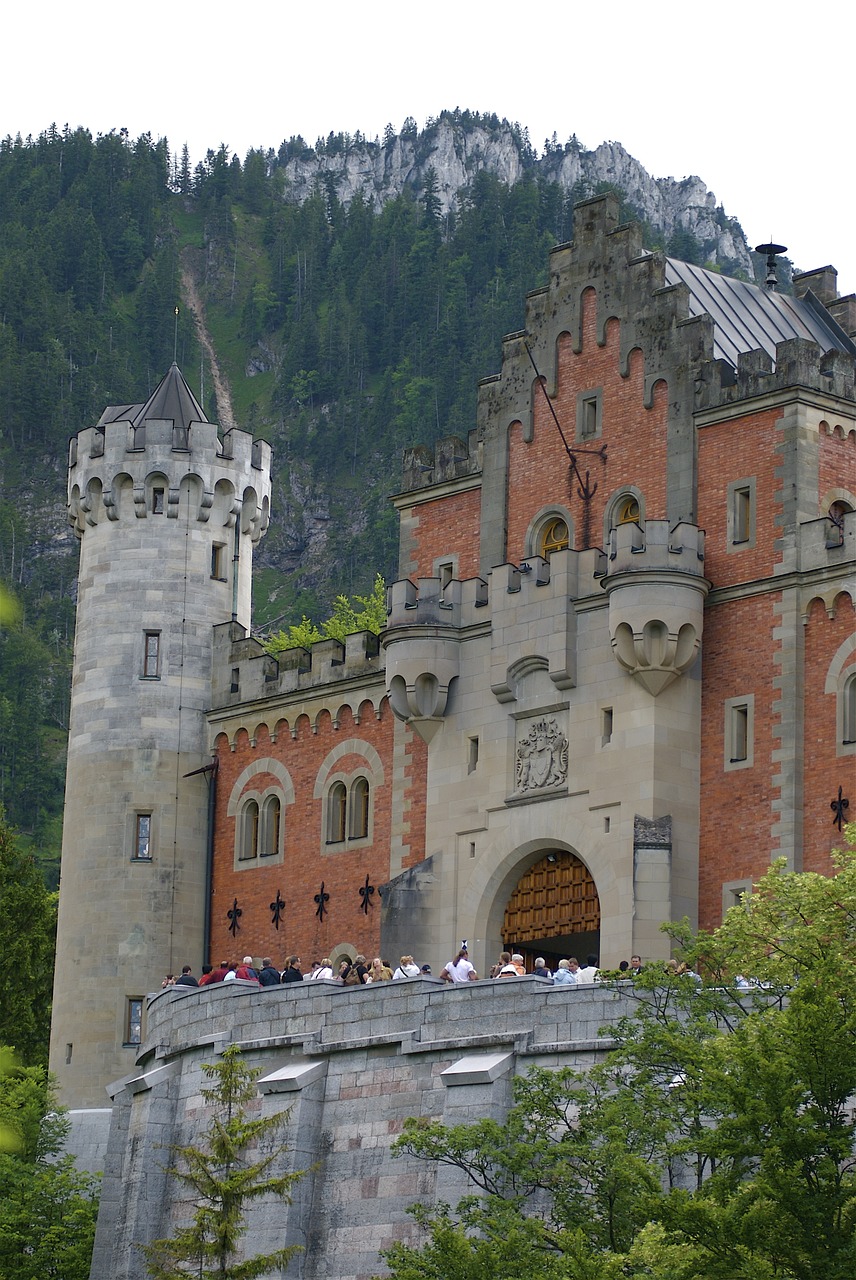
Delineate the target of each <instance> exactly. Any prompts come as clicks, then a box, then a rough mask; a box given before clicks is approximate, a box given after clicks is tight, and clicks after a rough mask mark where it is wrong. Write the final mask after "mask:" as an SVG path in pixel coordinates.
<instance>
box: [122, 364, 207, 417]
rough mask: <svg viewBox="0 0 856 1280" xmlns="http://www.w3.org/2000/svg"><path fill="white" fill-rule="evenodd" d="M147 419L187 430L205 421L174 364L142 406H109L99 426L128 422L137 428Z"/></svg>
mask: <svg viewBox="0 0 856 1280" xmlns="http://www.w3.org/2000/svg"><path fill="white" fill-rule="evenodd" d="M149 418H165V419H167V421H169V420H172V422H173V423H174V424H175V426H177V427H189V426H190V424H191V422H207V421H208V419H207V418H206V417H205V412H204V410H203V408H202V406H201V405H200V403H199V401H198V400H197V399H196V396H195V395H194V394H193V392H192V391H191V390H190V387H189V386H188V385H187V383H186V382H185V381H184V377H183V376H182V373H181V370H180V369H179V367H178V365H177V364H173V365H172V366H171V368H170V370H169V372H168V373H167V374H166V375H165V376H164V377H163V378H161V380H160V382H159V383H158V385H157V386H156V387H155V389H154V391H153V392H152V394H151V395H150V396H149V398H148V400H147V401H146V402H145V404H118V405H110V406H109V408H107V409H105V410H104V412H103V413H102V415H101V418H100V420H99V423H98V425H99V426H100V427H103V426H105V425H106V424H107V423H108V422H131V423H133V425H134V426H135V427H138V426H141V425H142V423H144V422H146V421H148V419H149Z"/></svg>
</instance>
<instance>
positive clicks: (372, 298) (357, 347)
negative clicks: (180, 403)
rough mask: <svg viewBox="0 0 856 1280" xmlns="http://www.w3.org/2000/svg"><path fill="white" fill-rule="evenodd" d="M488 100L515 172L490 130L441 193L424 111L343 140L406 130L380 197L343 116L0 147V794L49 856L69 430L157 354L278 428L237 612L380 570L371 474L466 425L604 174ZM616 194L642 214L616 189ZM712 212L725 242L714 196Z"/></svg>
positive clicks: (383, 540) (55, 810)
mask: <svg viewBox="0 0 856 1280" xmlns="http://www.w3.org/2000/svg"><path fill="white" fill-rule="evenodd" d="M465 114H466V115H467V119H466V120H463V121H462V119H461V116H460V113H456V118H455V116H454V115H453V116H451V117H449V119H447V120H446V124H447V125H448V126H449V129H450V130H452V133H451V134H450V136H452V137H453V139H454V138H462V139H464V141H466V138H467V137H468V130H472V129H477V128H481V129H482V133H484V131H485V127H486V126H485V125H484V120H483V119H482V118H480V117H478V116H475V117H473V116H470V115H469V113H465ZM444 118H445V117H441V118H440V122H441V123H442V122H443V120H444ZM450 120H451V121H452V123H451V124H450V123H449V121H450ZM494 122H495V124H496V129H497V130H498V137H499V140H498V142H497V146H498V147H501V146H506V147H507V145H508V137H509V136H510V137H511V138H512V141H513V142H514V145H515V146H516V147H517V148H518V152H519V155H520V157H522V159H521V162H520V164H519V166H518V170H516V171H515V173H516V176H515V180H514V181H513V182H511V183H509V182H505V181H503V180H502V178H501V177H500V176H498V173H497V172H496V171H495V170H496V168H497V165H493V166H492V165H491V162H490V156H489V155H487V154H486V149H487V150H488V151H489V146H488V143H489V141H490V138H489V137H488V143H484V144H482V143H481V142H480V143H479V147H480V148H481V149H480V150H479V151H478V155H479V156H480V160H479V162H478V163H475V162H473V163H470V164H469V168H468V169H466V166H465V169H462V170H461V175H462V176H461V175H459V180H460V181H461V182H464V180H465V179H466V181H465V185H461V186H458V187H456V188H455V189H454V200H452V198H451V196H450V182H449V177H448V174H447V173H446V172H445V171H439V172H438V169H437V168H435V167H434V166H433V165H431V164H430V163H428V161H429V160H430V158H431V155H432V152H431V150H430V146H428V142H430V141H431V138H434V139H435V141H436V136H437V126H438V122H436V121H435V122H432V123H431V125H430V128H429V129H426V131H425V136H426V137H428V135H429V134H430V137H428V142H424V140H423V138H422V135H419V134H418V133H417V134H416V135H413V134H412V131H411V132H410V133H408V134H407V135H406V136H405V131H402V134H401V136H400V137H399V136H397V135H395V134H394V133H391V132H390V135H389V136H388V137H386V138H385V139H384V142H383V143H382V144H381V143H375V144H365V140H358V141H360V142H361V144H362V145H363V146H364V148H365V147H366V146H368V147H369V150H370V149H371V146H374V148H375V149H376V151H377V156H375V159H376V160H377V159H378V157H380V159H381V160H382V159H383V155H382V153H383V148H384V147H385V148H387V149H388V150H389V153H390V157H391V156H392V153H393V151H394V150H395V149H396V148H398V154H399V158H400V155H401V154H403V152H402V147H403V143H404V142H408V141H409V142H412V143H413V148H412V150H413V153H414V155H415V154H416V152H417V151H418V152H419V156H420V167H419V168H418V170H417V169H415V168H413V167H411V169H410V170H409V171H408V174H409V176H408V180H407V182H404V183H399V185H398V187H397V188H396V193H395V194H391V195H390V196H389V198H387V199H386V200H385V202H383V201H379V199H378V197H377V191H376V189H374V188H373V189H372V190H368V189H367V190H366V192H365V193H363V192H362V191H360V190H357V191H356V192H355V191H353V190H351V189H350V188H348V189H347V192H345V176H347V173H348V172H350V171H349V170H347V166H345V167H344V168H343V167H342V164H340V163H339V161H340V159H341V157H342V155H343V154H344V155H345V156H346V157H347V154H348V149H349V147H350V148H351V149H352V148H353V146H354V140H353V139H348V137H347V135H337V136H336V137H333V136H331V138H329V139H327V140H325V142H323V143H319V144H317V145H316V147H315V148H310V147H307V145H306V144H305V143H304V142H303V140H302V139H300V138H292V139H291V140H290V141H289V142H288V143H283V145H282V147H280V149H279V151H278V152H274V151H272V150H271V151H251V152H250V153H249V154H248V155H247V156H246V158H245V159H244V161H243V162H242V161H241V160H240V159H239V158H238V157H237V156H231V155H230V154H229V152H228V151H227V149H226V148H225V147H221V148H220V149H219V150H218V151H209V152H208V154H207V156H206V158H205V160H204V161H203V162H202V163H200V164H198V165H196V166H195V167H192V165H191V160H190V157H189V156H188V154H187V151H186V149H185V150H184V151H183V152H179V153H178V154H175V153H173V152H172V151H171V150H170V148H169V146H168V144H167V142H166V141H165V140H159V141H157V142H155V141H153V140H152V138H151V137H150V136H148V135H144V136H142V137H140V138H138V139H131V138H130V137H128V136H127V135H126V134H125V133H124V132H120V133H111V134H109V135H107V136H99V137H97V138H93V137H92V136H91V135H90V134H89V133H88V132H87V131H86V130H83V129H78V130H75V131H70V130H68V129H66V130H64V131H62V132H60V131H58V130H57V129H55V128H51V129H49V130H48V131H47V132H46V133H44V134H43V135H41V136H40V137H39V138H37V139H32V138H28V139H26V140H22V139H21V138H15V139H12V138H7V139H6V140H5V141H3V142H2V143H0V464H2V480H0V579H2V580H3V581H4V582H6V583H7V584H9V586H10V587H11V589H12V590H13V592H14V593H15V594H16V596H17V597H18V600H19V601H20V604H21V608H22V615H21V618H20V621H19V622H18V623H16V624H15V625H13V626H11V627H7V628H6V629H5V630H4V631H2V633H0V802H2V804H3V805H4V806H5V808H6V812H7V815H8V817H9V819H10V820H11V822H12V823H13V824H14V825H15V826H17V827H18V828H19V829H20V830H21V831H22V832H23V833H24V835H25V836H26V837H28V838H29V839H31V840H32V842H33V843H34V845H35V846H36V847H37V848H38V849H39V850H41V851H42V857H43V860H45V861H46V862H47V863H51V862H52V861H54V862H55V857H56V854H57V853H58V848H59V815H60V812H61V802H62V785H63V773H64V759H63V742H64V731H65V729H66V727H67V714H68V687H69V677H70V662H71V647H72V638H73V636H72V632H73V618H74V595H75V572H76V560H77V556H76V548H75V546H74V542H73V539H72V538H71V536H70V534H69V532H68V530H67V525H66V521H65V512H64V501H65V465H66V456H67V441H68V437H69V436H70V435H72V434H74V433H75V432H77V431H78V430H80V429H81V428H82V427H84V426H89V425H92V424H93V423H94V422H95V421H96V420H97V418H98V417H99V416H100V414H101V412H102V410H103V408H104V406H105V405H107V404H116V403H128V402H135V401H140V400H142V399H144V398H145V397H146V396H147V395H148V393H149V392H150V391H151V390H152V389H153V387H154V386H155V385H156V383H157V382H158V380H159V379H160V377H161V376H162V375H163V374H164V373H165V372H166V370H167V368H168V367H169V364H170V362H171V360H172V358H173V351H174V350H175V351H176V355H177V359H178V363H179V365H180V366H181V368H182V370H183V372H184V374H185V376H186V377H187V379H188V381H189V382H190V384H191V386H192V387H193V388H194V390H195V391H196V393H197V395H198V396H199V397H200V399H201V400H202V402H203V403H204V405H205V408H206V412H207V414H208V416H209V418H210V419H211V420H213V421H220V422H221V423H224V424H227V425H228V424H229V423H230V422H231V420H232V415H234V420H235V421H236V422H237V424H238V425H239V426H241V427H244V428H246V429H248V430H252V431H253V432H254V433H256V434H257V435H260V436H263V437H264V438H265V439H267V440H269V441H270V442H271V443H272V444H273V447H274V459H275V462H274V466H275V480H274V507H273V522H272V526H271V530H270V532H269V534H268V536H267V538H266V539H265V540H264V542H263V543H262V546H261V552H260V556H259V560H258V562H257V563H258V573H257V582H256V593H255V612H256V621H257V622H258V623H259V624H261V625H273V624H276V626H278V627H279V626H284V625H287V624H288V623H290V622H295V621H298V620H299V618H300V617H301V615H302V614H303V613H307V614H310V615H312V616H314V617H315V618H316V619H317V618H320V617H323V616H326V614H327V613H328V612H329V607H330V604H331V602H332V599H333V597H334V596H335V594H336V593H337V592H340V591H342V592H345V593H348V594H352V593H356V592H361V593H368V592H369V591H370V590H371V587H372V584H373V581H374V578H375V574H376V573H377V572H381V573H383V574H384V575H386V576H393V574H394V566H395V522H394V518H393V512H392V510H391V508H390V506H389V503H388V501H387V495H388V494H389V493H390V492H393V491H394V490H395V489H396V487H397V483H398V467H399V460H400V455H401V451H402V449H403V448H404V446H405V445H407V444H411V443H416V442H431V441H432V440H434V439H436V438H437V437H438V436H441V435H445V434H448V433H450V432H460V433H462V434H465V433H466V432H467V430H469V428H470V427H471V426H472V425H473V414H474V407H475V398H476V382H477V380H478V379H479V378H481V377H483V376H485V375H486V374H489V373H492V372H494V371H495V370H496V368H497V365H498V358H499V343H500V338H501V337H502V335H503V334H504V333H505V332H508V331H510V330H513V329H516V328H519V327H520V324H521V323H522V319H523V301H524V296H525V293H526V292H527V291H528V290H530V289H532V288H535V287H537V286H538V285H540V284H541V283H543V280H544V273H545V270H546V263H547V253H548V250H549V248H550V247H551V245H553V244H555V243H557V242H560V241H563V240H566V239H569V238H571V236H572V234H573V212H572V211H573V203H574V200H575V199H579V198H582V197H584V196H586V195H590V194H593V193H594V192H595V191H596V190H597V189H598V188H599V187H602V186H603V185H604V183H603V182H593V181H591V180H589V179H586V180H583V179H582V178H580V177H577V178H576V180H575V182H574V185H573V186H572V187H570V188H569V187H568V186H567V184H566V183H565V182H563V180H562V173H563V172H564V170H563V169H562V164H561V160H562V156H561V155H559V154H558V153H559V152H562V148H560V147H559V146H558V144H555V143H554V144H553V145H552V147H550V148H548V151H547V152H546V153H545V156H544V157H543V161H544V162H545V163H536V157H535V153H534V151H532V149H531V147H529V145H528V140H526V139H524V138H522V137H520V136H519V130H518V135H517V137H516V140H515V134H514V130H515V128H517V127H516V126H509V125H507V124H506V122H504V121H503V122H499V121H496V118H495V117H492V118H491V121H490V128H491V129H494ZM411 123H412V122H411ZM406 129H407V130H410V124H408V125H407V126H406ZM414 129H415V126H414ZM431 130H434V132H433V133H430V131H431ZM455 131H457V132H455ZM503 131H504V132H503ZM423 143H424V144H423ZM462 145H463V144H462ZM420 146H421V150H420ZM574 146H576V148H577V152H579V144H578V143H576V140H572V142H570V143H568V144H567V148H566V150H567V154H568V155H570V153H571V150H573V147H574ZM568 149H570V150H568ZM471 153H472V154H474V153H475V152H474V150H473V148H471ZM372 154H374V153H372ZM562 154H564V152H562ZM437 155H438V157H440V152H439V151H438V152H437ZM622 155H623V156H625V159H629V157H626V153H622ZM572 158H573V157H572ZM578 158H579V157H578V156H577V159H578ZM296 159H297V160H300V162H301V164H302V165H303V169H302V170H301V172H303V173H304V176H305V174H306V172H307V165H309V166H310V167H311V165H314V166H315V168H314V170H313V171H314V173H315V177H314V179H313V181H312V184H311V187H310V188H308V189H301V191H300V192H299V194H298V193H296V192H295V190H294V173H295V168H294V165H295V161H296ZM332 160H336V164H331V161H332ZM322 161H323V163H322ZM547 161H549V163H546V162H547ZM391 163H392V160H391V159H389V164H391ZM468 163H469V162H468ZM633 163H634V164H635V162H633ZM337 166H338V167H337ZM388 167H389V166H388ZM637 169H638V166H637ZM580 172H582V170H581V169H580V167H579V164H578V163H576V161H575V167H574V168H573V173H574V174H577V175H578V174H579V173H580ZM592 172H593V173H594V172H601V169H596V170H592ZM640 172H644V171H641V170H640ZM551 174H552V175H553V176H552V177H551V176H550V175H551ZM349 181H350V179H349ZM693 181H695V182H696V183H698V180H697V179H695V180H693ZM304 185H305V184H304ZM606 185H613V186H615V185H616V184H614V183H612V184H609V183H607V184H606ZM622 194H623V193H622ZM345 195H347V203H345V199H344V198H343V197H344V196H345ZM684 195H686V193H684ZM711 199H712V197H711ZM709 205H710V201H708V206H709ZM626 212H627V214H628V216H633V215H634V214H635V213H637V212H639V210H638V207H636V206H634V205H633V204H632V203H630V202H629V201H627V202H626ZM642 212H643V213H644V212H645V211H644V210H642ZM706 216H707V215H706ZM672 221H673V223H674V221H675V220H674V219H673V220H672ZM684 221H686V219H684ZM714 224H715V225H714V229H716V228H719V229H720V230H722V232H723V234H726V235H727V238H728V243H734V244H737V243H738V242H739V244H740V245H742V246H744V247H745V241H744V240H743V238H742V233H740V230H739V226H738V225H737V224H736V223H733V222H732V221H731V220H729V219H726V218H725V215H724V214H723V213H722V211H721V210H719V211H716V216H715V218H714ZM644 225H645V235H646V239H647V242H648V243H649V244H650V245H655V244H659V245H662V247H665V248H667V249H668V250H669V251H671V252H674V253H676V254H679V255H680V256H682V257H688V258H692V259H694V260H696V261H706V260H707V255H708V253H709V252H710V251H711V244H712V242H708V241H704V242H703V241H701V240H699V239H698V238H697V237H696V236H695V235H694V234H693V233H692V232H691V231H690V230H688V229H687V228H686V226H683V227H677V226H676V225H673V226H672V229H671V231H669V232H668V234H667V233H666V232H665V231H664V230H663V229H662V228H660V229H658V228H657V227H656V226H655V225H653V224H652V223H651V222H645V224H644ZM741 252H742V250H741ZM725 265H729V264H727V263H726V264H725ZM730 265H733V264H730ZM176 305H178V306H179V307H180V314H179V316H178V320H177V327H176V320H175V315H174V310H175V307H176Z"/></svg>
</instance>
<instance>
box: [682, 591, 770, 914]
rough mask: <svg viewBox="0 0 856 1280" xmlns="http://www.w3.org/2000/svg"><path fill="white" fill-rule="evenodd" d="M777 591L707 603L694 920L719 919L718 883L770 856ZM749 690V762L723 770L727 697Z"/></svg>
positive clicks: (760, 865)
mask: <svg viewBox="0 0 856 1280" xmlns="http://www.w3.org/2000/svg"><path fill="white" fill-rule="evenodd" d="M779 601H780V593H778V592H771V593H769V594H767V595H763V596H753V597H750V598H748V599H744V600H735V601H731V602H729V603H726V604H721V605H717V606H716V607H715V608H712V609H709V610H708V611H707V613H706V615H705V620H704V646H703V685H702V707H701V721H702V722H701V804H700V819H701V831H700V838H699V923H700V925H701V927H702V928H712V927H714V926H715V925H717V924H719V922H720V919H721V913H722V885H723V882H725V881H728V880H740V879H742V878H744V877H757V876H759V875H762V874H763V872H764V870H765V869H766V867H767V866H769V862H770V830H771V827H772V826H773V825H774V823H775V820H776V815H775V813H774V812H773V807H772V804H773V800H775V799H776V798H777V797H778V794H779V793H778V788H777V787H775V786H774V784H773V773H774V772H775V768H774V766H773V762H772V730H773V703H774V701H776V699H777V698H778V693H777V691H776V690H775V689H774V687H773V680H774V679H775V677H776V675H777V674H778V668H777V667H776V665H775V664H774V661H773V641H772V633H773V628H774V626H775V625H776V624H777V622H778V618H777V615H776V613H775V609H776V606H777V605H778V604H779ZM746 694H752V695H754V707H755V711H754V730H755V731H754V763H753V765H752V766H751V767H750V768H745V769H731V770H726V769H725V766H724V761H725V713H724V703H725V700H726V699H728V698H740V697H743V696H744V695H746Z"/></svg>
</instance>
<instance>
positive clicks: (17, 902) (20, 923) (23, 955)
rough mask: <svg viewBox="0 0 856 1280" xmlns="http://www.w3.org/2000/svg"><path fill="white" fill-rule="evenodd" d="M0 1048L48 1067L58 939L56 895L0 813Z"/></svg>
mask: <svg viewBox="0 0 856 1280" xmlns="http://www.w3.org/2000/svg"><path fill="white" fill-rule="evenodd" d="M0 903H2V908H3V909H2V915H0V952H2V955H3V963H4V975H3V982H2V983H0V1044H6V1045H11V1046H12V1047H13V1048H14V1049H15V1050H16V1051H17V1053H18V1055H19V1056H20V1058H21V1060H22V1061H23V1062H24V1063H26V1064H27V1065H37V1064H39V1063H46V1062H47V1055H48V1040H49V1034H50V1005H51V991H52V985H53V959H54V941H55V937H56V894H52V893H49V892H48V890H47V889H46V888H45V884H44V881H43V879H42V877H41V875H40V873H39V870H38V868H37V867H36V865H35V863H34V861H33V859H32V858H31V857H29V856H27V855H25V854H23V853H21V851H20V849H19V848H18V844H17V842H16V840H15V838H14V836H13V834H12V831H11V828H10V827H9V825H8V824H7V822H6V821H5V818H4V817H3V814H2V810H0Z"/></svg>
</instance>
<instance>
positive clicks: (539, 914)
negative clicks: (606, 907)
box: [502, 849, 600, 968]
mask: <svg viewBox="0 0 856 1280" xmlns="http://www.w3.org/2000/svg"><path fill="white" fill-rule="evenodd" d="M502 944H503V946H504V947H505V948H506V950H514V951H519V952H521V953H522V954H523V956H524V957H525V958H526V959H527V967H528V968H529V967H531V962H532V961H533V960H534V958H535V957H536V956H538V955H541V956H544V958H545V959H546V961H547V964H548V966H549V967H550V968H553V967H555V965H556V964H557V963H558V961H559V960H561V959H562V958H563V957H567V956H570V955H575V956H577V958H578V959H579V961H580V963H581V964H584V963H585V958H586V956H587V955H589V954H590V953H593V954H597V953H598V950H599V945H600V899H599V897H598V892H597V887H596V885H595V882H594V880H593V878H592V875H591V872H590V871H589V869H588V867H587V866H586V865H585V863H584V862H582V861H581V859H580V858H578V857H577V856H576V854H573V853H571V852H569V851H568V850H565V849H551V850H550V851H549V852H547V853H545V854H544V856H543V857H542V858H540V860H539V861H537V862H535V863H533V864H532V865H531V866H530V867H529V868H528V870H527V871H525V872H524V874H523V875H522V876H521V877H520V879H519V880H518V881H517V884H516V885H515V887H514V889H513V890H512V892H511V894H510V896H509V898H508V902H507V904H506V907H505V914H504V917H503V922H502Z"/></svg>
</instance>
